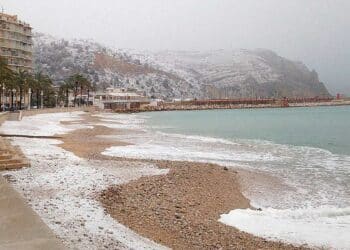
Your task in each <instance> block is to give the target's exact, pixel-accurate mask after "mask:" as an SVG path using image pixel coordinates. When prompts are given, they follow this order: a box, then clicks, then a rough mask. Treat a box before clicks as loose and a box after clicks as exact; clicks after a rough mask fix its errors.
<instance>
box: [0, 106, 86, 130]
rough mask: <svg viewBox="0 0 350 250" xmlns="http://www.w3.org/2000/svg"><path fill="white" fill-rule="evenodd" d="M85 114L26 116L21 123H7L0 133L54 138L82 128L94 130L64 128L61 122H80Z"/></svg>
mask: <svg viewBox="0 0 350 250" xmlns="http://www.w3.org/2000/svg"><path fill="white" fill-rule="evenodd" d="M82 114H84V112H80V111H77V112H71V113H68V112H66V113H49V114H38V115H34V116H25V117H23V118H22V120H21V121H5V122H4V123H3V125H2V126H1V128H0V131H1V132H3V133H6V134H15V135H30V136H53V135H55V134H64V133H68V132H70V131H73V130H76V129H80V128H92V127H91V126H86V125H81V124H72V125H68V126H62V125H61V124H60V122H61V121H80V120H81V118H80V115H82Z"/></svg>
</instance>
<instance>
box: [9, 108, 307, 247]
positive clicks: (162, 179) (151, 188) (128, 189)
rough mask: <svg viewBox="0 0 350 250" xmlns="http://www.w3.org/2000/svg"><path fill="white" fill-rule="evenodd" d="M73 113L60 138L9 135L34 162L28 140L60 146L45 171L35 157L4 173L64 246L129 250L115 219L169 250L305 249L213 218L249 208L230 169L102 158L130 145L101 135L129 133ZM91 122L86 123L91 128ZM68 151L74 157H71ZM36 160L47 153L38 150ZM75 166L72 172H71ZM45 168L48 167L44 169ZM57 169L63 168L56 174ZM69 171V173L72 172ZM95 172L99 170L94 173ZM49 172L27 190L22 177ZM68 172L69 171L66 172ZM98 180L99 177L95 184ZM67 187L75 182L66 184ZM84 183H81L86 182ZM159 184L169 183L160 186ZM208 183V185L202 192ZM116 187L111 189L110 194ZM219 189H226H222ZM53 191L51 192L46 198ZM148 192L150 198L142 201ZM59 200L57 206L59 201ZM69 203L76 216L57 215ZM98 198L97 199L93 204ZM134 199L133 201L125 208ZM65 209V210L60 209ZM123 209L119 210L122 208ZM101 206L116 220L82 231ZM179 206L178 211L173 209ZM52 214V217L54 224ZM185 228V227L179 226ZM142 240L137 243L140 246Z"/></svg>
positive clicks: (188, 163) (181, 163) (216, 166)
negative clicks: (233, 249) (110, 150)
mask: <svg viewBox="0 0 350 250" xmlns="http://www.w3.org/2000/svg"><path fill="white" fill-rule="evenodd" d="M79 118H82V120H81V119H78V120H73V121H63V122H62V121H60V123H61V124H62V126H66V127H69V126H74V128H75V129H73V130H72V131H68V132H66V133H64V134H61V133H59V134H60V136H61V137H62V139H60V141H61V142H60V141H57V140H49V139H29V138H17V139H14V140H15V141H16V140H17V143H19V144H21V145H20V146H22V147H23V148H24V152H25V153H27V154H29V156H30V158H31V160H32V162H33V161H35V160H34V159H35V158H36V157H38V155H36V154H35V153H34V154H33V153H31V152H29V151H28V150H29V149H30V147H32V145H31V144H32V143H30V142H35V143H34V145H33V146H36V147H38V146H39V145H40V144H39V143H41V142H42V141H40V140H43V141H46V142H47V143H49V144H48V145H47V147H48V148H51V150H55V149H54V148H60V150H59V151H57V150H56V151H57V153H54V152H52V153H50V155H51V156H48V159H46V160H47V162H48V163H50V167H49V169H46V167H45V166H43V165H42V163H40V162H34V164H33V169H24V170H20V171H18V172H17V173H16V172H7V174H10V175H12V177H13V178H12V179H13V181H14V183H15V184H16V185H17V188H19V189H21V188H23V187H26V188H25V189H24V190H22V194H23V195H24V196H25V197H26V198H27V200H28V201H29V202H30V203H31V205H32V206H33V207H34V209H35V210H36V211H37V212H38V213H39V214H40V215H41V216H42V217H43V218H44V220H45V222H46V223H47V224H48V225H49V226H50V227H51V228H52V229H53V230H54V231H55V232H56V233H58V235H59V236H60V238H61V239H63V241H64V243H65V244H66V245H68V246H70V247H73V246H74V247H76V246H81V247H86V246H100V245H104V246H108V247H118V248H121V249H123V247H126V248H129V247H131V246H134V247H135V245H133V244H135V243H131V242H133V240H132V239H134V237H136V236H132V237H131V236H127V238H126V239H121V238H120V237H118V235H116V234H118V232H119V234H120V232H121V231H120V230H122V232H124V233H122V235H125V234H126V233H125V232H128V230H126V231H123V230H125V229H120V228H119V229H116V227H119V226H116V225H113V223H118V224H119V222H121V223H122V224H123V225H124V226H127V227H129V228H131V229H132V230H133V231H135V232H136V233H138V234H140V235H141V236H140V237H142V236H143V237H146V238H148V239H150V240H151V241H152V242H153V241H154V242H157V243H158V244H164V245H165V246H168V247H169V246H172V247H174V248H183V247H188V248H202V247H205V248H208V247H209V248H220V247H224V248H230V247H237V248H239V247H241V246H245V247H246V248H257V247H258V248H263V249H303V247H298V246H292V245H290V244H286V243H281V242H274V241H268V240H265V239H263V238H259V237H255V236H253V235H251V234H247V233H243V232H240V231H239V230H237V229H235V228H233V227H229V226H226V225H224V224H222V223H220V222H218V219H219V216H220V214H223V213H227V212H229V211H231V210H232V209H234V208H248V207H250V204H249V201H248V200H247V199H246V198H245V197H244V195H243V194H242V190H241V186H240V183H239V181H238V176H237V172H236V171H231V170H227V169H225V168H223V167H220V166H218V165H214V164H205V163H195V162H174V161H157V160H133V159H118V158H115V157H108V156H103V155H101V152H102V151H103V150H104V149H106V148H108V147H110V146H111V145H113V146H117V145H119V146H123V145H128V144H127V143H125V142H120V141H118V140H115V139H109V140H107V139H106V138H105V137H104V138H101V136H104V135H111V134H115V133H132V130H123V129H112V128H108V127H106V126H103V125H100V124H99V123H100V121H101V118H96V117H95V116H93V114H91V113H88V114H81V115H79ZM79 124H80V125H82V124H84V126H85V127H83V128H81V129H79ZM94 124H95V125H94ZM96 124H97V125H96ZM89 126H92V128H90V127H89ZM50 141H51V143H52V142H53V141H57V142H55V143H54V144H53V145H52V146H49V145H51V144H50ZM44 145H46V143H44ZM59 152H60V153H59ZM65 152H67V153H65ZM55 154H62V157H63V158H60V159H61V160H60V161H62V162H60V163H59V162H58V161H57V160H55V158H56V157H55V156H54V155H55ZM72 154H74V156H70V155H72ZM39 155H40V154H39ZM33 157H34V158H33ZM40 157H47V156H45V155H42V156H40ZM65 157H68V158H67V159H70V158H72V160H69V161H68V162H67V163H65V160H64V158H65ZM39 159H40V158H39ZM43 159H44V158H43ZM70 161H72V162H70ZM44 163H45V162H44ZM57 164H58V165H57ZM60 164H65V165H67V164H68V166H66V167H65V169H64V170H61V169H59V168H58V166H59V165H60ZM77 164H78V165H77ZM77 167H78V169H76V170H75V168H77ZM36 169H37V170H36ZM32 171H34V175H35V176H33V173H32ZM41 171H43V172H41ZM47 171H49V172H48V173H46V172H47ZM61 171H64V172H63V173H62V172H61ZM71 171H73V172H72V173H71ZM77 171H78V172H77ZM86 171H87V172H86ZM100 171H101V173H99V172H100ZM239 171H240V170H238V172H239ZM51 172H54V173H56V172H57V174H55V175H54V176H52V178H54V179H53V180H51V181H54V182H58V183H57V186H55V188H54V189H53V190H52V188H51V187H47V184H46V185H45V183H43V185H40V188H39V189H37V187H36V186H35V185H34V186H33V187H31V185H32V184H30V181H28V180H26V178H28V177H29V176H32V177H30V178H29V179H33V178H35V179H37V181H39V182H41V181H42V180H41V179H42V178H43V177H45V176H46V175H47V174H49V175H52V174H51ZM85 172H86V173H85ZM21 173H23V175H22V174H21ZM68 173H70V174H69V175H67V174H68ZM62 174H63V176H62ZM255 174H257V173H255ZM28 175H29V176H28ZM70 175H72V176H70ZM253 175H254V173H253ZM60 176H62V177H64V180H65V181H62V180H60ZM84 176H85V177H84ZM45 178H46V177H45ZM72 178H73V179H72ZM81 178H88V180H89V181H88V182H89V183H90V182H91V184H84V183H85V182H86V181H84V182H83V183H80V182H79V180H80V181H82V179H81ZM92 178H97V179H92ZM116 178H117V179H116ZM67 180H71V182H72V183H65V182H66V181H67ZM102 180H103V182H101V181H102ZM223 180H225V181H223ZM179 182H180V183H182V182H184V185H178V184H179ZM20 183H22V185H21V184H20ZM61 183H62V184H61ZM74 183H76V184H74ZM98 183H101V184H98ZM70 184H72V185H73V186H70ZM23 185H24V186H23ZM28 185H29V186H28ZM66 185H68V186H66ZM74 185H78V186H80V185H82V188H83V189H81V188H79V190H80V191H79V190H76V191H75V189H74V188H75V187H74ZM85 185H87V186H86V187H85ZM89 185H92V186H89ZM96 185H97V186H96ZM99 185H101V186H99ZM60 186H63V187H60ZM165 187H167V188H166V189H164V188H165ZM208 187H210V188H209V189H208ZM42 189H43V190H42ZM56 189H57V190H56ZM71 189H72V190H71ZM44 190H47V192H49V193H50V195H49V197H47V195H45V194H44V193H45V192H44ZM55 190H56V191H55ZM116 190H117V192H115V191H116ZM223 190H226V191H224V192H222V191H223ZM23 192H24V193H23ZM43 192H44V193H43ZM75 192H78V193H75ZM174 192H175V193H174ZM176 192H179V193H176ZM71 193H72V194H71ZM160 193H162V194H163V195H164V196H165V198H164V197H163V196H162V195H159V196H158V195H157V194H160ZM207 193H210V194H211V196H212V197H213V199H212V200H210V199H208V197H207V196H205V195H203V194H207ZM63 194H66V195H68V194H69V195H73V196H72V201H69V200H66V199H67V197H64V196H62V195H63ZM116 194H117V196H116ZM119 194H121V195H122V196H121V197H123V199H124V200H125V203H124V204H126V206H121V204H122V203H120V202H119V198H118V197H120V196H118V195H119ZM177 194H180V195H177ZM69 195H68V196H69ZM51 196H53V197H52V198H50V197H51ZM177 196H185V198H184V199H183V200H181V199H180V197H177ZM146 197H148V199H145V198H146ZM169 197H170V198H169ZM48 198H49V199H48ZM197 198H198V199H199V201H196V202H197V203H199V204H197V203H195V204H194V206H192V205H193V204H192V203H191V201H195V200H196V199H197ZM47 199H48V200H47ZM62 199H64V201H62ZM86 199H87V200H86ZM172 199H177V202H174V200H172ZM81 200H86V201H88V203H87V204H90V205H89V206H91V208H93V209H92V210H93V211H94V212H89V213H87V215H88V217H86V216H83V218H82V217H81V215H80V214H79V211H80V210H81V209H83V210H84V209H89V206H88V207H86V205H87V204H85V203H81ZM150 201H152V203H153V204H155V205H156V206H158V204H159V203H160V205H159V207H164V208H165V209H164V210H163V209H161V211H163V212H161V211H160V212H158V214H157V211H154V210H152V207H150V206H148V205H149V202H150ZM62 202H63V204H61V203H62ZM72 202H75V203H77V206H73V207H72V209H74V212H73V211H72V210H68V211H69V212H71V213H73V214H74V213H77V214H76V216H78V218H73V217H72V218H70V220H68V221H67V218H65V217H62V215H61V213H62V211H61V210H62V209H70V208H69V206H72V204H70V203H72ZM96 202H97V203H96ZM99 202H102V203H100V204H98V203H99ZM135 202H137V204H139V206H136V207H135V206H134V205H131V204H134V203H135ZM162 203H164V204H162ZM59 204H61V205H59ZM64 204H65V205H64ZM67 206H68V208H66V207H67ZM176 206H178V207H176ZM91 208H90V209H91ZM153 208H154V207H153ZM96 209H97V210H96ZM101 209H102V210H101ZM123 209H124V210H125V212H121V211H122V210H123ZM75 210H78V211H75ZM103 210H104V211H107V212H109V213H107V214H106V215H108V214H111V215H112V216H113V217H114V218H115V219H116V220H115V221H114V222H113V223H112V222H110V221H109V222H108V223H107V222H106V223H105V225H104V226H98V224H97V225H94V226H93V228H95V229H94V230H96V231H97V232H98V233H97V232H95V231H93V232H91V231H90V229H89V228H87V225H90V224H91V223H90V224H89V220H91V218H92V217H91V216H94V213H96V211H99V213H101V211H103ZM178 210H179V211H180V212H177V211H178ZM196 211H200V213H199V214H196ZM106 215H103V217H97V219H100V220H101V221H104V220H106V218H105V217H104V216H106ZM125 215H127V217H125ZM145 215H146V216H145ZM197 215H198V216H197ZM52 217H54V218H55V219H54V220H53V221H52ZM198 219H199V220H198ZM136 222H137V223H136ZM140 222H141V223H142V225H141V224H140ZM150 222H154V223H155V224H152V223H150ZM163 222H164V223H163ZM175 222H176V223H175ZM94 223H96V222H94ZM157 223H158V224H157ZM111 225H113V226H111ZM140 225H141V226H140ZM162 225H168V227H167V228H162ZM184 225H186V226H185V227H183V226H184ZM90 227H91V225H90ZM101 227H102V229H101ZM72 230H75V232H72ZM157 230H158V231H157ZM102 232H104V234H103V236H102V235H101V233H102ZM108 232H114V234H113V233H112V234H109V233H108ZM127 234H129V233H127ZM175 235H176V237H175ZM200 235H202V236H200ZM205 235H210V237H209V238H208V237H207V238H205V237H204V236H205ZM223 235H224V236H223ZM173 236H174V237H173ZM232 236H234V237H232ZM115 237H116V238H115ZM128 237H129V238H128ZM130 237H131V238H130ZM137 237H139V236H137ZM186 237H189V238H186ZM202 237H204V238H202ZM172 238H174V239H175V241H174V239H172ZM101 240H102V242H101ZM134 240H135V239H134ZM136 240H137V239H136ZM138 240H139V241H140V244H141V245H142V244H145V245H144V246H147V245H148V244H150V245H149V246H151V245H152V246H153V247H154V248H162V247H161V245H153V244H154V243H146V242H147V241H144V240H141V238H138ZM123 241H124V242H123ZM130 244H131V245H130ZM141 245H138V246H139V247H140V246H141ZM151 248H152V247H151Z"/></svg>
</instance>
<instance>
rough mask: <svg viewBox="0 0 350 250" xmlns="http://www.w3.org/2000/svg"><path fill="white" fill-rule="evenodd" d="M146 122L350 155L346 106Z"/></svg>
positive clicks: (154, 117) (178, 115)
mask: <svg viewBox="0 0 350 250" xmlns="http://www.w3.org/2000/svg"><path fill="white" fill-rule="evenodd" d="M147 115H148V116H149V117H150V119H148V120H147V124H148V125H150V126H153V127H158V128H160V129H159V130H161V131H163V132H168V133H179V134H186V135H200V136H210V137H216V138H223V139H233V140H234V139H258V140H266V141H271V142H275V143H280V144H290V145H295V146H310V147H316V148H323V149H326V150H329V151H331V152H333V153H338V154H346V155H350V106H342V107H313V108H288V109H238V110H209V111H184V112H158V113H149V114H147Z"/></svg>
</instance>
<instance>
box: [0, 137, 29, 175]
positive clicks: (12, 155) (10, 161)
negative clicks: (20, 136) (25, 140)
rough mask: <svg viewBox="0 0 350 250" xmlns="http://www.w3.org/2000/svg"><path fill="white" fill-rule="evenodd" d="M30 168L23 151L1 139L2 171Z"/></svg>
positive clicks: (0, 160) (0, 158)
mask: <svg viewBox="0 0 350 250" xmlns="http://www.w3.org/2000/svg"><path fill="white" fill-rule="evenodd" d="M25 167H30V163H29V161H28V160H27V158H26V157H25V156H24V155H23V153H22V151H21V149H20V148H19V147H16V146H12V145H11V144H10V143H9V141H7V140H6V139H4V138H0V171H4V170H12V169H19V168H25Z"/></svg>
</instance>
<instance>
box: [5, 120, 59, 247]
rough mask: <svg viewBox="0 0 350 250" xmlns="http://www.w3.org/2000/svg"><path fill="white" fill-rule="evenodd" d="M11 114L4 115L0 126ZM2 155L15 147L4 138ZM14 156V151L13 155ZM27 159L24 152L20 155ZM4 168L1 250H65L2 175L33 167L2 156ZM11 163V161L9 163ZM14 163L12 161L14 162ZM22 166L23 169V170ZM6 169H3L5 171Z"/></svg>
mask: <svg viewBox="0 0 350 250" xmlns="http://www.w3.org/2000/svg"><path fill="white" fill-rule="evenodd" d="M8 116H9V115H8V114H0V125H1V123H2V122H3V121H5V120H6V119H9V117H8ZM0 144H1V150H0V151H1V155H2V153H6V152H3V151H4V150H5V151H8V152H12V150H15V149H16V148H15V147H12V146H11V145H10V144H9V142H8V141H6V140H5V139H3V138H0ZM12 154H14V152H12ZM18 154H20V155H21V156H22V157H24V156H23V155H22V154H21V152H18ZM1 157H2V158H1V165H0V250H12V249H13V250H22V249H23V250H41V249H42V250H44V249H45V250H46V249H50V250H61V249H65V248H64V246H63V244H62V243H61V242H60V240H58V239H57V238H56V236H55V235H54V234H53V233H52V231H51V229H50V228H49V227H48V226H47V225H46V224H45V223H44V222H43V221H42V220H41V218H40V217H39V216H38V215H37V214H36V213H35V212H34V211H33V209H32V208H31V207H30V206H29V205H28V204H27V203H26V201H25V200H24V199H23V198H22V196H21V195H20V194H19V193H18V192H16V191H15V190H14V188H13V187H12V186H11V185H10V184H9V183H8V182H7V181H6V180H5V179H4V178H3V176H2V174H1V170H2V167H4V166H5V167H6V168H4V169H11V168H15V165H16V164H17V165H18V164H19V165H21V166H22V165H23V166H24V167H26V166H28V165H29V164H28V163H27V164H24V163H23V162H21V161H20V162H19V163H15V162H12V161H13V160H12V159H8V160H7V158H6V157H5V155H2V156H1ZM5 161H9V162H7V163H6V162H5ZM10 161H11V162H10ZM21 166H19V167H21ZM4 169H3V170H4Z"/></svg>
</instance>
